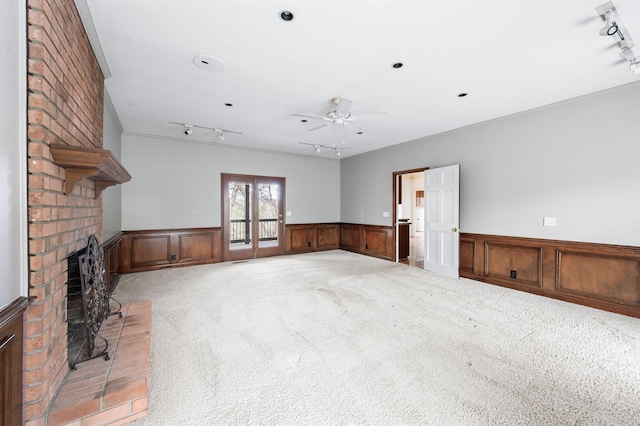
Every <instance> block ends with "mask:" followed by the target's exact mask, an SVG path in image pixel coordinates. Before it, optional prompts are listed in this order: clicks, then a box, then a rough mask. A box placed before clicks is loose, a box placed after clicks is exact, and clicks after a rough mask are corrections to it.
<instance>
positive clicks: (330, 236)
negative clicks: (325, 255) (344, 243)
mask: <svg viewBox="0 0 640 426" xmlns="http://www.w3.org/2000/svg"><path fill="white" fill-rule="evenodd" d="M316 229H317V238H316V242H317V246H318V248H319V249H322V250H331V249H337V248H340V225H338V224H335V223H332V224H321V225H318V226H317V228H316Z"/></svg>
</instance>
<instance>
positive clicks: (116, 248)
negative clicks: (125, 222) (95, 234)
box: [102, 232, 122, 294]
mask: <svg viewBox="0 0 640 426" xmlns="http://www.w3.org/2000/svg"><path fill="white" fill-rule="evenodd" d="M121 247H122V232H119V233H118V234H116V235H114V236H113V237H111V238H109V239H108V240H107V241H105V242H104V244H103V245H102V248H103V250H104V270H105V284H106V285H107V292H108V293H109V294H112V293H113V291H114V290H115V288H116V286H117V285H118V281H119V280H120V256H121V255H120V251H121Z"/></svg>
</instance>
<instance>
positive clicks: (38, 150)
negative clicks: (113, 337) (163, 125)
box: [24, 0, 104, 425]
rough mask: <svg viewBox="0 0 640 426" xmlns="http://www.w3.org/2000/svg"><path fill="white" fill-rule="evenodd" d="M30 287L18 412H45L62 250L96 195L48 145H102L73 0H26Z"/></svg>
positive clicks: (55, 360)
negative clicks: (68, 187) (68, 182)
mask: <svg viewBox="0 0 640 426" xmlns="http://www.w3.org/2000/svg"><path fill="white" fill-rule="evenodd" d="M27 29H28V40H27V45H28V47H27V55H28V114H27V116H28V118H27V120H28V129H27V135H28V173H29V175H28V206H29V213H28V214H29V218H28V220H29V295H30V296H37V300H36V301H35V303H34V304H33V305H31V306H30V307H29V308H28V310H27V312H26V324H25V357H24V368H25V371H24V386H25V388H24V419H25V423H26V424H32V425H36V424H44V415H45V413H46V410H47V409H48V407H49V405H50V404H51V401H52V399H53V397H54V396H55V394H56V392H57V391H58V389H59V388H60V386H61V384H62V382H63V379H64V378H65V376H66V374H67V372H68V369H69V367H68V364H67V343H66V342H67V324H66V312H67V310H66V295H67V286H66V284H67V257H68V256H69V255H70V254H71V253H74V252H76V251H78V250H80V249H83V248H84V247H85V246H86V244H87V239H88V237H89V236H90V235H91V234H96V235H98V236H99V238H100V237H101V232H102V200H101V197H98V198H97V199H94V195H95V183H94V182H93V181H91V180H88V179H82V180H81V181H80V182H79V183H78V184H76V185H75V186H74V187H73V190H72V191H71V192H70V193H69V194H65V193H64V180H65V170H64V169H63V168H61V167H58V166H57V165H56V164H55V163H54V162H53V161H52V157H51V151H50V148H49V147H50V145H51V144H62V145H70V146H82V147H86V148H102V143H103V136H102V135H103V96H104V95H103V90H104V77H103V74H102V72H101V70H100V67H99V65H98V62H97V60H96V58H95V55H94V53H93V50H92V48H91V45H90V43H89V40H88V38H87V36H86V33H85V30H84V27H83V25H82V22H81V20H80V17H79V15H78V12H77V10H76V7H75V4H74V2H73V0H28V1H27Z"/></svg>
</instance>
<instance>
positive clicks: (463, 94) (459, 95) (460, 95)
mask: <svg viewBox="0 0 640 426" xmlns="http://www.w3.org/2000/svg"><path fill="white" fill-rule="evenodd" d="M467 94H468V93H464V92H463V93H458V97H459V98H464V97H465V96H467Z"/></svg>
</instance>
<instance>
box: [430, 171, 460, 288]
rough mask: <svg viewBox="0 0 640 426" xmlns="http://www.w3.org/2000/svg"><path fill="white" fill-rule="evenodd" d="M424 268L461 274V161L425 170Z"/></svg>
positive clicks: (439, 272) (449, 274) (454, 274)
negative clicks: (459, 269) (459, 251)
mask: <svg viewBox="0 0 640 426" xmlns="http://www.w3.org/2000/svg"><path fill="white" fill-rule="evenodd" d="M424 205H425V207H424V216H425V234H424V269H427V270H429V271H433V272H435V273H438V274H441V275H445V276H447V277H453V278H458V262H459V261H458V248H459V244H460V233H459V232H458V228H459V227H460V165H459V164H455V165H453V166H447V167H441V168H438V169H432V170H425V172H424Z"/></svg>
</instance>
